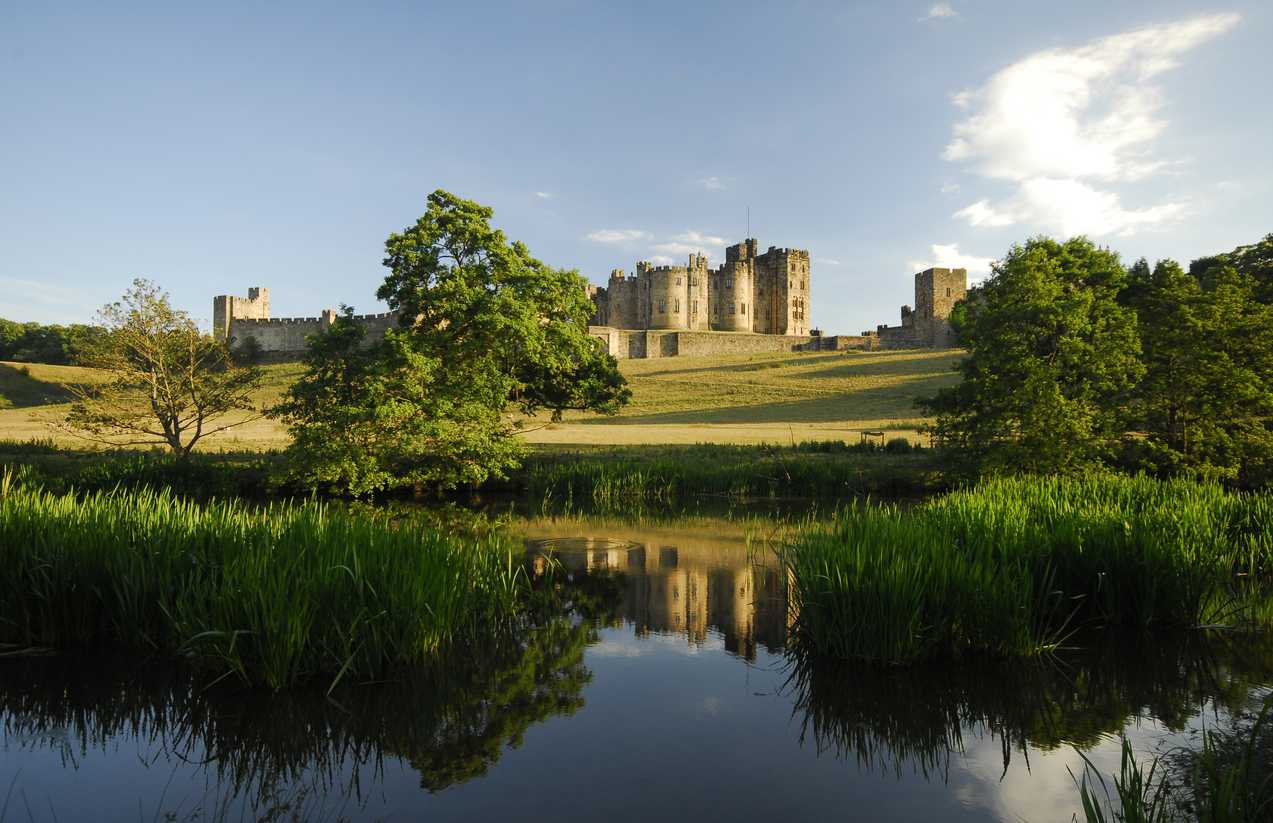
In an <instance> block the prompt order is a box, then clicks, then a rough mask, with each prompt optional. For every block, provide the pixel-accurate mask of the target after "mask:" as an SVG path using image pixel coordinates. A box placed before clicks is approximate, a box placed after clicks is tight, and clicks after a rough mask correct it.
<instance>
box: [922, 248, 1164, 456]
mask: <svg viewBox="0 0 1273 823" xmlns="http://www.w3.org/2000/svg"><path fill="white" fill-rule="evenodd" d="M1124 277H1125V272H1124V270H1123V267H1122V265H1121V264H1120V263H1119V260H1118V255H1117V254H1115V253H1113V252H1110V251H1108V250H1105V249H1099V248H1097V247H1096V246H1094V245H1093V244H1092V243H1091V242H1090V241H1088V240H1087V239H1086V238H1084V237H1076V238H1073V239H1071V240H1069V241H1067V242H1065V243H1058V242H1057V241H1055V240H1051V239H1049V238H1046V237H1038V238H1034V239H1032V240H1029V241H1027V242H1026V244H1025V245H1024V246H1013V247H1012V248H1011V249H1010V250H1009V252H1008V254H1007V255H1006V256H1005V257H1004V258H1003V260H1001V261H999V262H998V263H996V264H995V265H994V267H993V271H992V274H991V277H990V279H988V280H987V281H986V282H985V283H983V284H982V285H981V286H979V287H977V288H975V289H973V291H972V292H971V293H970V295H969V297H968V298H967V299H966V301H965V303H964V308H963V309H962V310H961V312H960V323H959V340H960V343H961V345H963V346H964V347H965V348H966V349H967V350H968V356H967V357H965V358H963V359H962V360H961V361H960V362H959V363H958V364H957V367H956V368H957V370H958V371H960V372H961V373H962V374H963V377H964V379H963V381H962V382H960V383H959V384H957V385H955V386H952V387H949V388H945V389H942V390H940V391H939V392H938V393H937V395H936V396H935V397H931V398H921V399H919V400H918V401H917V404H918V405H919V406H920V407H921V408H923V409H925V410H927V411H928V412H929V413H930V414H935V415H936V416H937V421H936V422H935V423H934V424H933V425H932V426H931V427H930V429H929V431H931V432H932V433H933V434H934V435H936V436H937V437H938V438H940V439H941V440H942V441H943V442H944V443H945V444H946V445H947V447H948V449H949V454H950V455H951V456H952V457H954V458H955V459H956V461H957V462H958V463H959V464H961V468H963V469H964V470H967V471H970V472H973V473H990V474H994V473H1000V472H1031V473H1039V474H1052V473H1072V472H1081V471H1084V470H1086V469H1088V468H1090V467H1092V466H1093V465H1095V464H1097V463H1098V462H1099V461H1100V460H1101V459H1102V458H1103V457H1105V456H1107V455H1108V454H1109V453H1110V452H1111V451H1112V450H1113V449H1114V447H1115V446H1116V445H1117V443H1118V441H1119V439H1120V437H1121V436H1122V434H1123V432H1124V431H1125V430H1126V421H1127V417H1128V403H1129V400H1130V395H1131V390H1132V388H1133V387H1134V385H1135V383H1136V381H1137V380H1138V379H1139V377H1140V375H1141V373H1142V372H1143V367H1142V365H1141V363H1140V361H1139V359H1138V355H1139V353H1140V343H1139V339H1138V337H1137V332H1136V318H1135V314H1134V313H1133V312H1132V311H1131V310H1130V309H1128V308H1126V307H1124V306H1121V305H1119V304H1118V302H1117V300H1116V297H1117V295H1118V293H1119V289H1120V287H1121V286H1122V284H1123V280H1124Z"/></svg>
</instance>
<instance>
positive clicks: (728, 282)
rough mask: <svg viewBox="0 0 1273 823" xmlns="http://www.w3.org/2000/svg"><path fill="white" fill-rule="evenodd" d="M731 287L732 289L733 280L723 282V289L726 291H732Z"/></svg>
mask: <svg viewBox="0 0 1273 823" xmlns="http://www.w3.org/2000/svg"><path fill="white" fill-rule="evenodd" d="M733 287H734V281H733V280H726V281H725V288H727V289H732V288H733ZM732 313H733V312H731V314H732Z"/></svg>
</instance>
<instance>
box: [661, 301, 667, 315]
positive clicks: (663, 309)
mask: <svg viewBox="0 0 1273 823" xmlns="http://www.w3.org/2000/svg"><path fill="white" fill-rule="evenodd" d="M665 312H667V301H666V300H660V301H659V314H664V313H665Z"/></svg>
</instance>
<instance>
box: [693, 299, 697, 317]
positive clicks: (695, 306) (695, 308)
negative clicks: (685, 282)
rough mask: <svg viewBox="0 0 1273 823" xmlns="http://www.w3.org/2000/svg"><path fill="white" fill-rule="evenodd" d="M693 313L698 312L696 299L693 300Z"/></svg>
mask: <svg viewBox="0 0 1273 823" xmlns="http://www.w3.org/2000/svg"><path fill="white" fill-rule="evenodd" d="M693 313H694V314H698V301H697V300H695V301H694V312H693Z"/></svg>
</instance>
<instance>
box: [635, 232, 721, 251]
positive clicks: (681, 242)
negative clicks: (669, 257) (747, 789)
mask: <svg viewBox="0 0 1273 823" xmlns="http://www.w3.org/2000/svg"><path fill="white" fill-rule="evenodd" d="M725 242H726V241H725V238H723V237H712V236H711V235H710V234H702V233H701V232H696V231H687V232H685V233H683V234H678V235H676V236H675V237H673V238H672V242H670V243H659V244H658V245H654V246H651V247H650V248H652V249H654V250H655V251H661V252H664V253H665V254H675V255H678V256H685V255H690V254H707V255H708V257H712V256H713V255H710V254H708V252H710V251H716V252H720V253H722V256H723V252H724V250H725Z"/></svg>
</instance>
